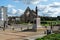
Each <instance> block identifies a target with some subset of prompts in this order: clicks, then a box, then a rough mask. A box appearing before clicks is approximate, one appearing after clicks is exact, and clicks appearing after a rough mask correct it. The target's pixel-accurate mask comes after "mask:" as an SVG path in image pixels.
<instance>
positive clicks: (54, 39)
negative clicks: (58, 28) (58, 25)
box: [36, 34, 60, 40]
mask: <svg viewBox="0 0 60 40" xmlns="http://www.w3.org/2000/svg"><path fill="white" fill-rule="evenodd" d="M36 40H60V34H50V35H47V36H44V37H43V38H37V39H36Z"/></svg>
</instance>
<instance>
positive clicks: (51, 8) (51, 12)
mask: <svg viewBox="0 0 60 40" xmlns="http://www.w3.org/2000/svg"><path fill="white" fill-rule="evenodd" d="M38 9H39V10H40V13H41V12H42V13H43V14H46V16H52V17H57V16H60V3H59V2H53V3H52V4H48V5H38ZM42 13H41V14H42Z"/></svg>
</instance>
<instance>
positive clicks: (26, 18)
mask: <svg viewBox="0 0 60 40" xmlns="http://www.w3.org/2000/svg"><path fill="white" fill-rule="evenodd" d="M35 18H36V11H34V10H31V9H30V8H29V7H27V9H26V10H25V12H24V14H23V15H21V16H20V20H21V21H22V22H25V23H28V22H30V23H33V20H34V19H35Z"/></svg>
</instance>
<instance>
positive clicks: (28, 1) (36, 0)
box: [14, 0, 48, 4]
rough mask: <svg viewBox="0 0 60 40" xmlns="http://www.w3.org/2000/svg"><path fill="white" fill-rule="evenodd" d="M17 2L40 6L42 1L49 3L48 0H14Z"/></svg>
mask: <svg viewBox="0 0 60 40" xmlns="http://www.w3.org/2000/svg"><path fill="white" fill-rule="evenodd" d="M14 1H15V2H17V1H22V2H23V3H25V4H39V3H40V2H41V1H45V2H46V1H48V0H14Z"/></svg>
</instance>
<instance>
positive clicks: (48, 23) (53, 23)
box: [41, 21, 60, 26]
mask: <svg viewBox="0 0 60 40" xmlns="http://www.w3.org/2000/svg"><path fill="white" fill-rule="evenodd" d="M45 22H47V23H46V24H41V25H42V26H51V22H52V25H57V24H60V21H45Z"/></svg>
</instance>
